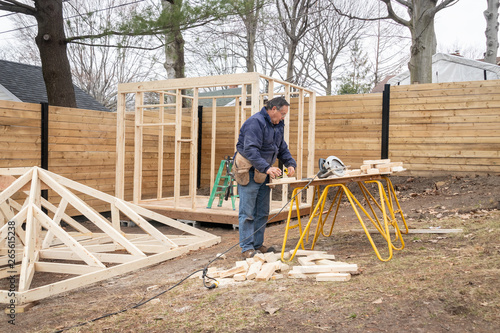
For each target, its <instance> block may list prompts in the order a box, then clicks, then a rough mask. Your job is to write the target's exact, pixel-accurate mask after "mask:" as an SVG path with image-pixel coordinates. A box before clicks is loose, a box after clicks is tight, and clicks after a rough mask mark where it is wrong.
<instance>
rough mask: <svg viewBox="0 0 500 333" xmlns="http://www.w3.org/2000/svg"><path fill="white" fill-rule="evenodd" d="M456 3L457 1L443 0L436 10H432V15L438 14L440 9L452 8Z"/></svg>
mask: <svg viewBox="0 0 500 333" xmlns="http://www.w3.org/2000/svg"><path fill="white" fill-rule="evenodd" d="M457 2H458V0H444V1H443V2H441V3H440V4H439V5H438V6H436V8H435V9H434V13H437V12H439V11H440V10H441V9H444V8H446V7H451V6H453V5H454V4H456V3H457Z"/></svg>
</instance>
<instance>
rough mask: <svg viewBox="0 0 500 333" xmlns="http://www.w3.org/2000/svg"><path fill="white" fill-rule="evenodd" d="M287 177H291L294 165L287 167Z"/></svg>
mask: <svg viewBox="0 0 500 333" xmlns="http://www.w3.org/2000/svg"><path fill="white" fill-rule="evenodd" d="M287 169H288V177H292V176H293V175H295V168H294V167H288V168H287Z"/></svg>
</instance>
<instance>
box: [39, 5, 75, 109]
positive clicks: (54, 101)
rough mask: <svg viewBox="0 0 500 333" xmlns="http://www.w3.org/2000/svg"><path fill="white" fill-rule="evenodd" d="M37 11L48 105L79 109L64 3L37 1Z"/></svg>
mask: <svg viewBox="0 0 500 333" xmlns="http://www.w3.org/2000/svg"><path fill="white" fill-rule="evenodd" d="M35 7H36V9H37V12H36V15H35V18H36V20H37V23H38V35H37V36H36V38H35V41H36V45H37V46H38V49H39V51H40V60H41V62H42V73H43V79H44V81H45V87H46V89H47V98H48V102H49V104H50V105H54V106H65V107H77V106H76V98H75V90H74V88H73V82H72V79H71V67H70V65H69V60H68V55H67V53H66V43H65V39H66V36H65V34H64V21H63V13H62V1H60V0H38V1H36V2H35Z"/></svg>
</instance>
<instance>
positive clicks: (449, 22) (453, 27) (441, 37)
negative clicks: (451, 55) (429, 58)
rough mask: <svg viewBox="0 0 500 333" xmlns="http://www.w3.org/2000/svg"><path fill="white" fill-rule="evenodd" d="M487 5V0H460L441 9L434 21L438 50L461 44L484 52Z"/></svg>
mask: <svg viewBox="0 0 500 333" xmlns="http://www.w3.org/2000/svg"><path fill="white" fill-rule="evenodd" d="M487 7H488V6H487V1H486V0H460V1H459V2H458V3H457V4H455V5H453V6H451V7H450V8H446V9H444V10H442V11H440V12H439V13H438V14H437V16H436V20H435V23H434V27H435V29H436V38H437V42H438V51H446V50H448V49H451V48H453V47H455V46H457V45H459V46H461V47H471V48H472V47H473V48H475V49H478V50H481V51H482V52H484V51H485V48H486V36H485V34H484V31H485V30H486V20H485V18H484V15H483V12H484V11H485V10H486V8H487Z"/></svg>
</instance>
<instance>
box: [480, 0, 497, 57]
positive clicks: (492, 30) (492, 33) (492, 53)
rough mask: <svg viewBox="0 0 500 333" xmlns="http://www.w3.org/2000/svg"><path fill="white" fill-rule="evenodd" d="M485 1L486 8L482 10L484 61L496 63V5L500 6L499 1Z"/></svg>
mask: <svg viewBox="0 0 500 333" xmlns="http://www.w3.org/2000/svg"><path fill="white" fill-rule="evenodd" d="M486 1H487V2H488V9H486V10H485V11H484V17H485V18H486V32H485V34H486V53H485V54H484V61H485V62H488V63H490V64H495V65H496V63H497V52H498V7H499V6H500V1H499V0H486Z"/></svg>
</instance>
